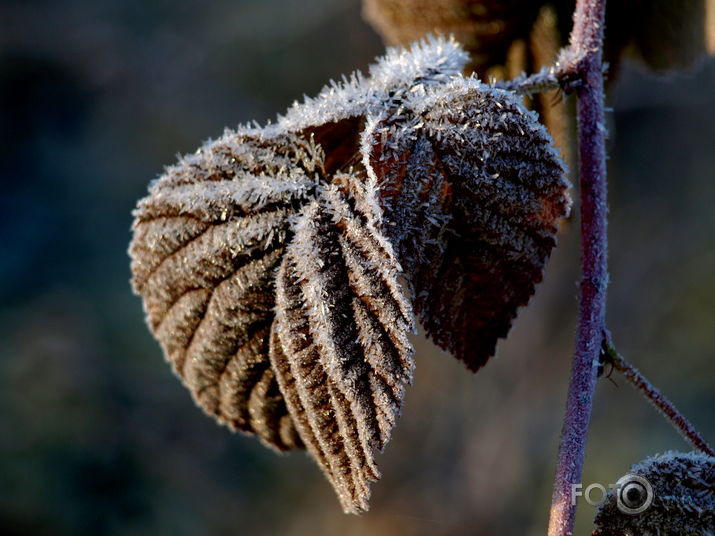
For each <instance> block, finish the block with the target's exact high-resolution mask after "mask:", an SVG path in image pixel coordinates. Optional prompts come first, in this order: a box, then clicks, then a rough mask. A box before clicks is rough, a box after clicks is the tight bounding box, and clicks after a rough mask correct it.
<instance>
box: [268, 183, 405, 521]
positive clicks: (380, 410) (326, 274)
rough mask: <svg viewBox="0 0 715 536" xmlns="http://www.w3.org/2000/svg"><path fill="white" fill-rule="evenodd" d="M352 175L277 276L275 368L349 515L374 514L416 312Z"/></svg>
mask: <svg viewBox="0 0 715 536" xmlns="http://www.w3.org/2000/svg"><path fill="white" fill-rule="evenodd" d="M371 195H373V193H372V192H370V191H369V190H367V191H365V190H364V189H363V186H362V185H361V184H360V183H358V182H357V180H356V179H355V178H353V177H350V176H338V177H336V182H335V183H334V184H333V185H332V186H331V187H329V188H327V189H325V190H324V191H323V192H322V193H321V195H320V196H319V197H318V199H316V200H315V201H313V202H312V203H310V204H309V205H307V206H306V207H305V208H304V209H303V210H302V212H301V215H300V217H299V219H298V220H296V224H295V226H294V232H295V236H294V238H293V241H292V242H291V244H290V245H289V246H288V248H287V250H286V254H285V256H284V259H283V262H282V264H281V268H280V271H279V273H278V278H277V283H276V287H277V291H276V322H275V323H274V325H273V339H272V341H271V362H272V364H273V367H274V369H275V370H276V374H277V376H278V382H279V385H280V387H281V390H282V391H283V393H284V394H285V397H286V402H287V404H288V409H289V411H290V413H291V415H293V416H294V418H295V423H296V426H297V428H298V432H299V434H300V436H301V437H302V438H303V441H304V443H305V444H306V446H307V448H308V449H309V451H310V452H311V453H312V454H313V456H314V457H315V459H316V460H317V461H318V464H319V465H320V466H321V468H322V469H323V471H324V473H325V474H326V476H327V477H328V479H329V480H330V482H331V483H332V484H333V486H334V487H335V489H336V491H337V493H338V496H339V498H340V501H341V504H342V506H343V508H344V510H345V511H346V512H353V513H357V512H360V511H364V510H367V499H368V498H369V493H370V491H369V484H370V482H372V481H375V480H376V479H377V478H378V477H379V473H378V471H377V466H376V463H375V459H374V454H373V450H374V449H382V448H383V447H384V446H385V443H386V442H387V441H388V439H389V437H390V433H391V430H392V427H393V426H394V424H395V420H396V418H397V416H398V414H399V411H400V405H401V401H402V397H403V395H404V390H405V387H406V386H407V384H408V383H410V382H411V375H412V368H413V361H412V347H411V345H410V343H409V341H408V340H407V335H408V333H410V332H411V331H412V330H413V320H412V311H411V309H410V305H409V303H408V301H407V298H406V296H405V295H404V294H403V289H402V287H401V286H400V284H399V281H398V276H399V274H400V266H399V264H398V263H397V260H396V259H395V257H394V255H393V253H392V250H391V247H390V245H389V243H388V242H387V241H386V240H385V239H384V238H383V237H382V236H380V233H379V230H378V228H379V226H378V225H377V223H378V222H377V221H376V216H379V215H378V214H376V213H375V212H374V211H372V210H370V207H372V206H373V205H372V204H371V203H369V202H365V199H364V198H365V197H366V196H368V197H369V196H371Z"/></svg>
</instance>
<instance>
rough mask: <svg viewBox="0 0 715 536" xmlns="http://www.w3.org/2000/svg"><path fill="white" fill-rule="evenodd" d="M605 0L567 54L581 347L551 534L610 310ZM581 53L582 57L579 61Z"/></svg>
mask: <svg viewBox="0 0 715 536" xmlns="http://www.w3.org/2000/svg"><path fill="white" fill-rule="evenodd" d="M605 11H606V0H577V3H576V11H575V12H574V27H573V31H572V33H571V43H570V48H569V51H568V52H567V55H566V56H567V57H571V58H579V61H576V60H574V61H573V64H574V65H577V66H578V73H579V74H580V79H581V82H582V83H581V85H580V86H579V87H578V88H577V90H576V93H577V96H578V129H579V132H578V145H579V179H580V186H581V286H580V300H579V301H580V303H579V322H578V332H577V333H578V334H577V341H576V350H575V353H574V356H573V362H572V368H571V379H570V381H569V388H568V398H567V402H566V414H565V417H564V423H563V428H562V432H561V444H560V446H559V453H558V458H557V463H556V475H555V478H554V492H553V496H552V502H551V517H550V519H549V531H548V534H549V536H569V535H571V534H573V526H574V520H575V515H576V505H575V504H574V501H572V500H571V499H572V490H573V485H574V484H577V483H579V482H580V480H581V472H582V469H583V460H584V453H585V447H586V435H587V433H588V425H589V421H590V419H591V409H592V406H593V393H594V390H595V384H596V374H597V368H598V359H599V353H600V348H601V337H602V334H603V330H604V319H605V311H606V286H607V282H608V272H607V263H606V259H607V247H608V246H607V237H606V226H607V207H606V152H605V137H606V129H605V116H604V94H603V74H602V71H603V59H602V47H603V26H604V16H605ZM581 58H582V59H581Z"/></svg>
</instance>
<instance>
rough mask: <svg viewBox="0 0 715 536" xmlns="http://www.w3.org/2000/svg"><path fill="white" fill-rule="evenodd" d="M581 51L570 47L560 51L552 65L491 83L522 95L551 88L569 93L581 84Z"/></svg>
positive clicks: (583, 55) (582, 54) (582, 56)
mask: <svg viewBox="0 0 715 536" xmlns="http://www.w3.org/2000/svg"><path fill="white" fill-rule="evenodd" d="M584 58H585V54H584V53H583V52H577V53H573V52H572V51H571V49H566V50H564V51H562V53H561V54H560V56H559V58H558V59H557V61H556V62H555V63H554V64H553V65H549V66H546V67H543V68H542V69H541V70H540V71H538V72H536V73H534V74H531V75H528V76H527V75H526V74H520V75H519V76H517V77H515V78H512V79H511V80H494V81H492V82H491V85H492V86H493V87H495V88H498V89H506V90H509V91H514V92H515V93H520V94H522V95H533V94H534V93H541V92H543V91H550V90H552V89H563V90H564V91H565V92H566V93H571V92H572V91H574V90H575V89H577V88H578V87H579V86H580V85H581V77H582V62H583V60H584Z"/></svg>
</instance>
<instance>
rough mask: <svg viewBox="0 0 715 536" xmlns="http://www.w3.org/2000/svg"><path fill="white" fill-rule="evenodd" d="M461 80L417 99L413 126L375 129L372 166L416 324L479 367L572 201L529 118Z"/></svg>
mask: <svg viewBox="0 0 715 536" xmlns="http://www.w3.org/2000/svg"><path fill="white" fill-rule="evenodd" d="M469 82H471V83H461V82H460V83H455V84H452V85H445V86H443V87H440V88H439V89H438V90H435V91H434V92H433V94H432V95H428V96H426V97H425V98H422V99H419V100H418V101H417V102H416V107H415V109H413V110H412V113H413V114H414V116H416V117H419V119H416V120H413V121H408V122H397V123H396V122H390V121H384V122H382V123H380V124H377V125H376V126H375V127H374V131H373V132H372V134H371V135H372V136H373V139H374V140H376V141H377V142H376V143H375V145H374V146H373V152H372V155H371V162H372V165H373V167H374V170H375V173H376V175H377V176H378V177H380V178H381V180H382V184H383V187H382V190H381V191H382V193H383V202H384V203H385V213H386V214H390V215H392V216H393V217H394V218H395V222H394V223H397V222H401V225H395V226H394V228H393V230H392V231H391V233H392V234H391V235H390V236H391V239H392V240H393V243H395V247H396V249H397V251H398V254H399V258H400V261H401V262H402V264H403V265H404V266H406V267H409V268H410V273H409V276H410V280H411V281H412V284H413V285H414V291H415V309H416V311H417V313H418V315H419V318H420V321H421V322H422V324H423V325H424V327H425V329H426V331H427V334H428V335H429V336H430V337H432V338H433V339H434V340H435V342H436V343H437V344H438V345H439V346H441V347H442V348H444V349H446V350H449V351H450V352H452V353H453V354H454V355H455V356H456V357H458V358H459V359H461V360H463V361H464V362H465V363H466V364H467V366H469V367H470V368H471V369H472V370H477V369H478V368H479V367H481V366H482V365H484V363H486V361H487V359H488V358H489V357H490V356H491V355H493V353H494V348H495V345H496V341H497V339H498V338H500V337H504V336H506V334H507V332H508V330H509V327H510V325H511V320H512V319H513V318H514V316H516V312H517V308H518V307H519V306H521V305H525V304H526V303H527V301H528V299H529V297H530V296H531V295H532V294H533V292H534V286H535V284H536V283H538V282H539V281H540V280H541V277H542V271H543V267H544V263H545V261H546V259H547V258H548V255H549V253H550V251H551V249H552V248H553V246H554V245H555V244H556V230H557V222H558V220H559V218H561V217H563V216H565V215H566V214H567V213H568V208H569V199H568V196H567V194H566V190H567V188H568V182H567V181H566V180H565V178H564V170H563V165H562V163H561V161H560V159H559V158H558V156H557V154H556V152H555V151H554V150H553V149H552V147H551V139H550V137H549V136H548V134H547V133H546V131H545V130H544V128H543V127H541V125H540V124H539V123H538V121H537V120H536V117H535V115H534V114H533V113H529V112H527V111H526V110H525V109H524V108H523V106H521V105H520V104H519V103H518V102H517V100H516V99H515V98H514V97H513V96H511V95H509V94H507V93H505V92H499V91H495V90H493V89H491V88H488V87H487V86H484V85H482V84H480V83H479V82H477V81H469ZM409 105H410V104H409V103H405V106H406V107H408V106H409ZM378 140H379V141H378ZM416 207H418V210H415V208H416Z"/></svg>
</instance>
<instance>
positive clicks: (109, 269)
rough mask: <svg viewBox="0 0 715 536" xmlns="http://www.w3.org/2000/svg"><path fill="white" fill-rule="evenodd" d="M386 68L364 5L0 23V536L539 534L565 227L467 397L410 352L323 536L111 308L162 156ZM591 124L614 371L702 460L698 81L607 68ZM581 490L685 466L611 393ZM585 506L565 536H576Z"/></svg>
mask: <svg viewBox="0 0 715 536" xmlns="http://www.w3.org/2000/svg"><path fill="white" fill-rule="evenodd" d="M382 50H383V45H382V43H381V40H380V38H379V37H378V35H377V34H376V33H375V32H374V31H373V30H372V29H371V27H370V26H368V25H367V24H366V23H365V22H364V21H363V19H362V17H361V6H360V3H359V1H358V0H341V1H336V0H303V1H302V2H281V1H278V0H264V1H262V2H252V1H248V0H230V1H229V0H216V1H214V2H199V1H196V0H181V1H177V0H172V1H171V2H169V1H166V0H156V1H154V2H143V1H138V0H121V1H120V0H104V1H102V2H92V1H89V0H66V1H63V2H52V1H48V0H45V1H43V0H16V1H12V0H2V1H0V532H1V533H2V534H6V535H15V534H18V535H25V534H29V535H35V534H38V535H43V534H52V535H64V534H68V535H85V534H87V535H89V534H92V535H96V534H107V535H137V536H139V535H153V536H157V535H162V534H172V535H196V534H211V535H213V534H216V535H233V534H250V535H254V534H255V535H273V534H280V535H296V536H297V535H308V534H311V535H313V534H341V535H343V536H352V535H363V534H370V535H377V536H379V535H392V534H407V535H412V534H416V535H422V534H424V535H428V534H429V535H462V534H464V535H466V534H497V533H498V534H501V535H532V534H533V535H538V534H543V533H544V532H545V527H546V523H547V516H548V504H549V502H550V496H551V485H552V475H553V469H554V461H555V456H556V449H557V443H558V436H559V431H560V426H561V419H562V412H563V405H564V401H565V391H566V382H567V378H568V373H569V366H570V357H571V352H572V347H573V339H574V328H575V317H576V307H577V303H576V295H577V288H576V281H577V277H578V236H577V228H578V226H577V222H575V221H572V222H568V223H567V224H566V225H565V226H564V229H563V233H562V236H561V239H560V240H561V241H560V245H559V247H558V248H557V250H556V251H555V253H554V255H553V257H552V259H551V261H550V263H549V265H548V268H547V272H546V278H545V281H544V282H543V283H542V284H541V285H540V286H539V287H538V291H537V294H536V296H535V297H534V298H533V300H532V302H531V304H530V306H529V307H528V308H526V309H524V310H522V312H521V313H520V316H519V318H518V320H517V321H516V324H515V326H514V329H513V331H512V333H511V336H510V338H509V339H508V340H507V341H502V342H501V343H500V346H499V348H498V355H497V357H496V359H494V360H493V361H492V362H491V363H490V364H489V365H488V366H487V367H486V368H485V369H483V370H482V371H480V372H479V373H478V374H477V375H472V374H471V373H469V372H467V370H466V369H465V368H464V367H463V366H462V365H461V364H460V363H458V362H457V361H456V360H454V359H453V358H451V357H450V356H448V355H445V354H444V353H442V352H440V351H438V350H437V349H436V348H435V347H434V346H433V345H432V344H431V343H429V342H427V341H425V340H424V339H422V338H421V337H417V338H416V345H417V349H418V352H417V357H416V359H417V370H416V378H415V384H414V386H413V388H412V389H411V390H409V392H408V395H407V399H406V404H405V407H404V413H403V417H402V418H401V419H400V421H399V423H398V426H397V427H396V429H395V432H394V435H393V440H392V441H391V443H390V444H389V445H388V447H387V449H386V452H385V454H384V455H382V456H380V458H379V460H378V461H379V463H380V467H381V470H382V472H383V479H382V480H381V481H380V482H379V483H378V484H376V485H375V486H374V487H373V498H372V501H371V511H370V512H369V513H367V514H365V515H363V516H361V517H355V516H346V515H344V514H342V513H341V510H340V508H339V506H338V502H337V500H336V498H335V497H334V495H333V491H332V489H331V488H330V486H329V485H328V483H327V482H326V481H325V480H324V478H323V476H322V475H321V473H320V472H319V470H318V469H317V467H316V466H315V465H314V464H313V463H312V461H311V460H310V459H309V458H308V457H307V456H306V455H305V454H304V453H302V452H298V453H293V454H290V455H286V456H278V455H276V454H274V453H273V452H272V451H269V450H267V449H266V448H264V447H262V446H261V445H260V444H259V443H258V441H257V440H256V439H254V438H250V437H246V436H243V435H241V434H232V433H230V432H229V431H228V430H226V429H224V428H221V427H219V426H217V425H216V424H215V423H214V422H213V421H212V420H211V419H209V418H207V417H205V416H204V415H203V414H202V413H201V411H200V410H199V409H198V408H196V407H195V406H194V404H193V402H192V401H191V398H190V396H189V394H188V392H186V391H185V390H184V389H183V387H182V386H181V385H180V384H179V382H178V381H177V379H176V378H175V377H174V376H173V375H172V373H171V372H170V369H169V367H168V365H167V364H166V363H165V362H164V360H163V357H162V355H161V351H160V348H159V345H158V344H157V343H156V342H155V341H154V340H153V339H152V338H151V336H150V335H149V332H148V330H147V328H146V327H145V325H144V320H143V313H142V308H141V302H140V300H139V298H138V297H136V296H134V295H132V293H131V290H130V287H129V259H128V256H127V253H126V251H127V246H128V243H129V240H130V224H131V219H132V218H131V210H132V208H133V207H134V204H135V202H136V200H137V199H139V198H140V197H142V196H144V195H145V192H146V188H147V184H148V182H149V181H150V180H151V179H153V178H155V177H156V176H157V175H158V174H159V173H161V171H162V166H163V165H165V164H169V163H171V162H172V161H173V160H174V159H175V155H176V154H177V153H183V152H191V151H193V150H194V149H195V148H196V147H198V145H199V144H200V143H201V142H202V141H203V140H205V139H207V138H209V137H216V136H218V135H220V134H221V132H222V131H223V129H224V127H225V126H229V127H235V126H236V125H237V124H238V123H240V122H246V121H249V120H253V119H255V120H257V121H259V122H264V121H266V120H267V119H269V118H272V117H274V116H275V114H276V113H279V112H282V111H284V110H285V109H286V107H287V106H288V105H289V104H290V103H291V102H292V101H293V100H294V99H296V98H300V97H301V96H302V95H303V94H304V93H305V94H308V95H311V94H315V93H316V92H317V91H318V90H319V89H320V88H321V87H322V85H323V84H324V83H326V82H327V81H328V80H329V79H330V78H333V77H337V76H339V75H341V74H342V73H348V72H350V71H352V70H354V69H365V68H366V67H367V65H368V64H369V62H370V61H371V60H372V58H374V57H375V56H376V55H379V54H381V53H382ZM610 105H611V106H612V107H613V111H612V113H610V114H609V121H610V125H609V126H610V129H611V134H610V137H611V139H610V161H609V168H610V169H609V173H610V177H609V182H610V200H611V214H610V215H611V219H610V242H611V258H610V270H611V279H612V282H611V286H610V294H609V312H608V319H609V325H610V327H611V330H612V331H613V334H614V338H615V341H616V342H617V345H618V346H619V348H620V350H621V352H622V353H623V354H624V355H626V356H627V357H628V358H629V359H630V360H631V361H632V362H634V363H635V364H636V365H637V366H639V367H640V368H641V369H642V370H643V371H644V372H645V373H646V375H648V376H649V377H650V378H651V379H652V380H653V381H654V383H656V385H658V386H659V387H660V388H661V389H662V390H663V391H664V392H665V393H666V394H667V395H668V396H669V397H670V398H671V399H672V400H673V401H675V402H676V404H677V405H678V406H679V407H680V408H681V409H682V410H683V411H684V412H685V414H686V415H688V416H689V417H690V418H691V419H692V420H693V421H694V422H695V424H696V425H697V426H698V427H699V428H700V429H701V431H702V432H703V433H704V435H705V436H706V437H707V438H708V439H709V440H710V441H711V442H712V441H715V419H713V410H714V409H715V390H714V389H713V387H714V386H715V210H714V209H713V199H715V62H712V61H711V62H709V63H708V62H704V63H701V64H700V65H699V67H698V68H693V69H691V70H690V71H689V72H688V73H686V74H685V75H681V76H679V77H671V78H668V79H664V78H655V77H653V76H652V75H648V74H646V73H645V72H643V71H642V70H640V69H639V68H638V67H636V66H634V65H632V64H630V63H628V62H625V63H624V64H623V65H621V73H620V76H619V78H618V80H617V81H616V82H615V84H614V86H613V87H612V92H611V97H610ZM612 379H613V380H614V381H613V382H611V381H608V380H606V379H602V380H600V381H599V385H598V391H597V398H596V403H595V412H594V417H593V423H592V427H591V433H590V439H589V446H588V452H587V459H586V467H585V473H584V483H585V484H586V485H587V484H588V483H592V482H599V483H602V484H604V485H605V484H607V483H609V482H615V480H616V479H617V478H618V477H619V476H620V475H621V474H623V473H624V472H626V471H627V469H628V468H629V467H630V465H631V464H632V463H635V462H636V461H638V460H640V459H642V458H644V457H646V456H648V455H652V454H654V453H657V452H662V451H665V450H668V449H680V450H689V448H688V446H687V445H686V444H684V443H683V441H682V440H681V439H680V437H679V436H678V435H677V434H676V433H675V432H674V431H672V430H671V428H670V427H669V426H668V424H666V423H665V422H664V421H663V420H662V419H661V418H660V417H659V416H658V415H657V414H656V413H655V411H654V410H653V409H652V408H651V407H650V406H649V405H648V404H647V403H646V402H645V401H643V400H642V399H641V398H640V397H639V396H638V395H637V394H636V393H635V392H634V391H633V390H632V389H631V388H630V387H629V386H628V385H627V384H625V383H624V381H623V380H622V379H620V378H619V377H618V376H617V374H615V373H614V375H613V377H612ZM593 513H594V509H593V507H592V506H589V505H588V504H586V503H585V502H584V503H582V504H581V507H580V510H579V515H578V530H577V533H578V534H586V533H588V532H590V529H591V519H592V517H593Z"/></svg>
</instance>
